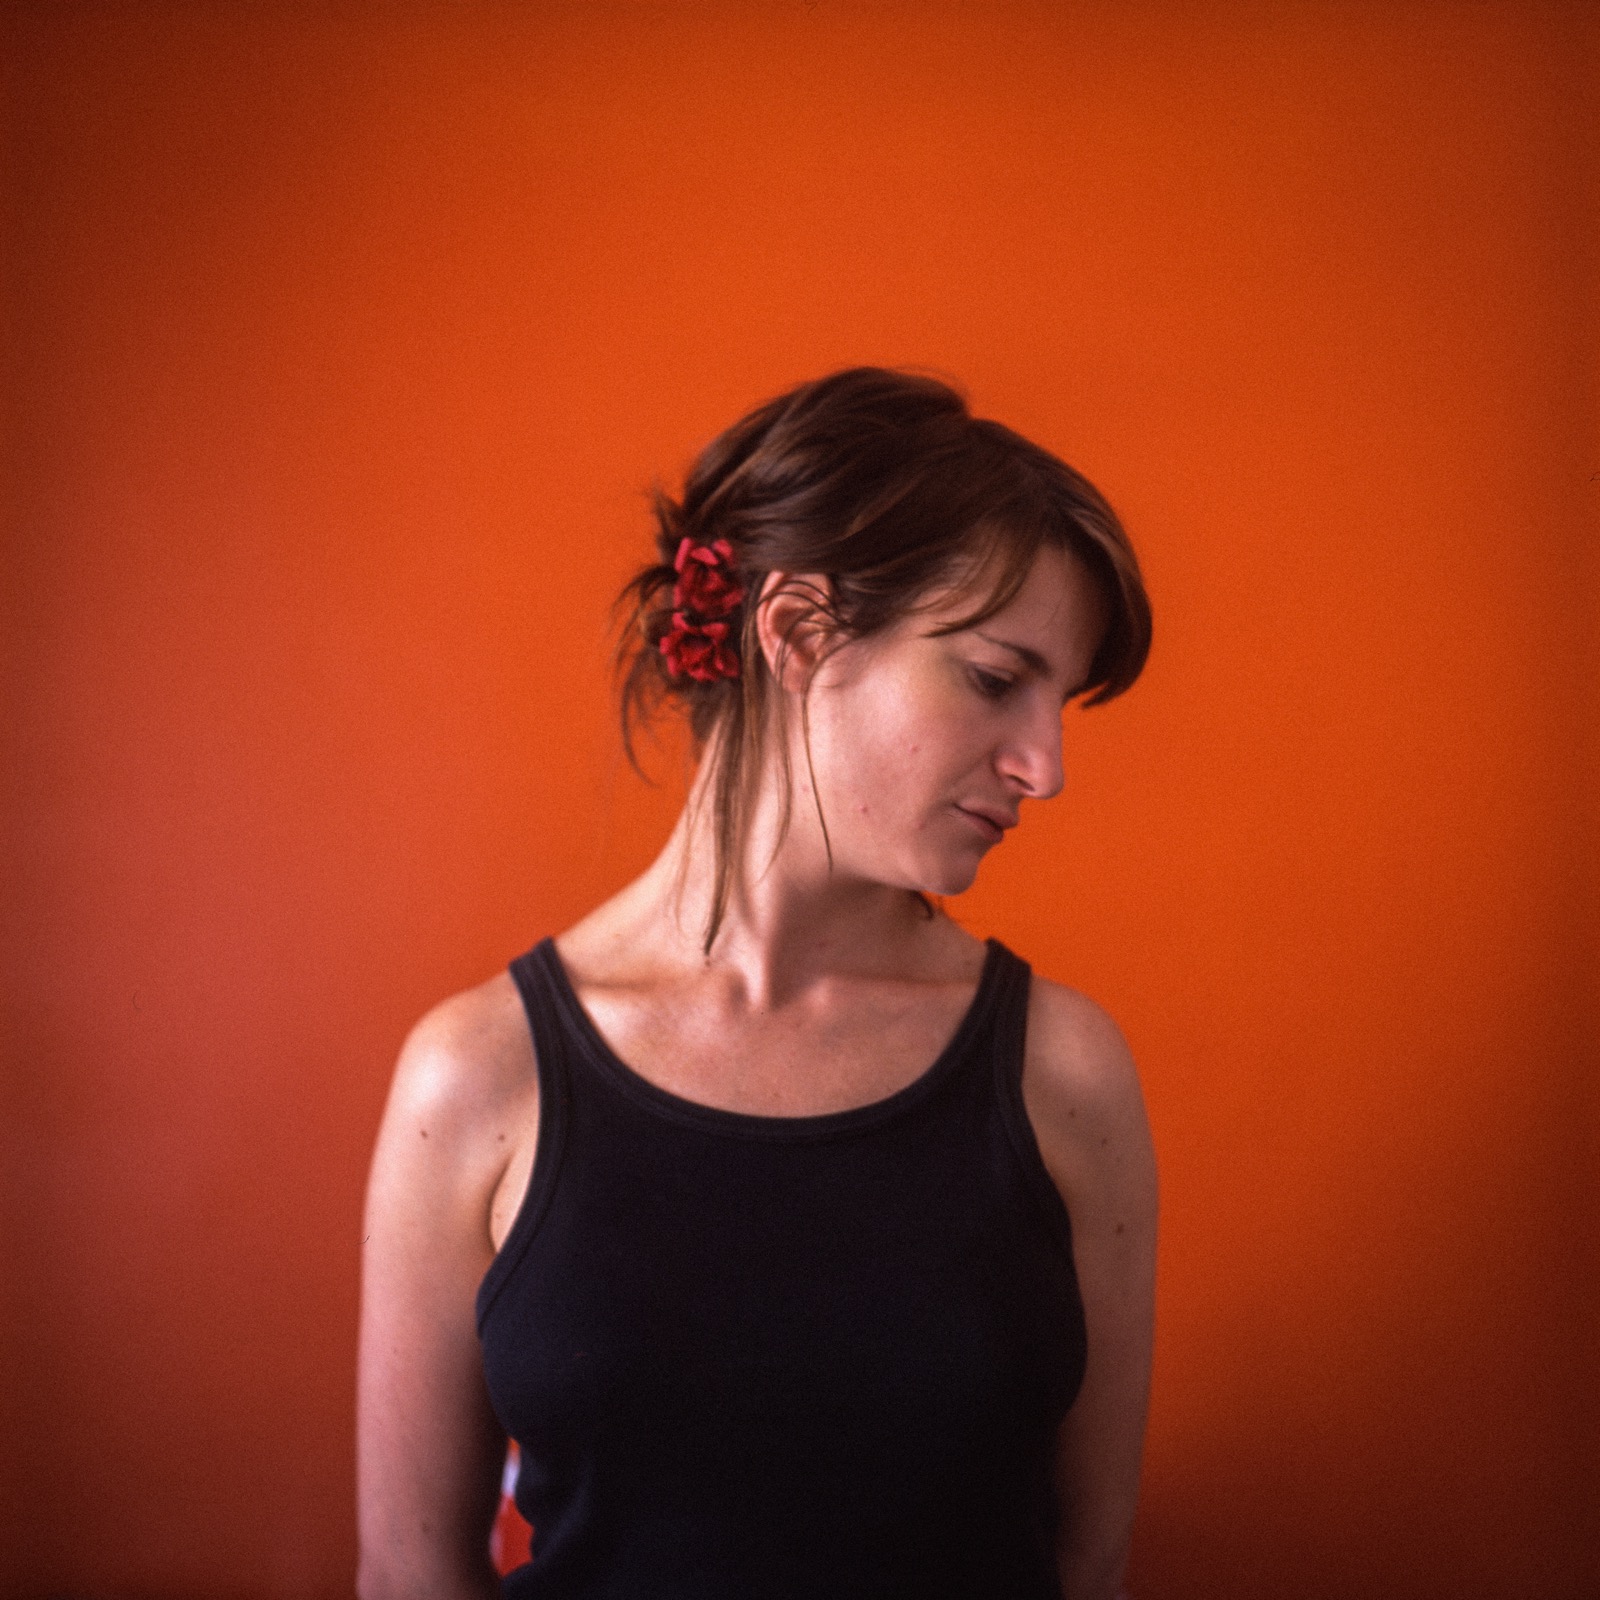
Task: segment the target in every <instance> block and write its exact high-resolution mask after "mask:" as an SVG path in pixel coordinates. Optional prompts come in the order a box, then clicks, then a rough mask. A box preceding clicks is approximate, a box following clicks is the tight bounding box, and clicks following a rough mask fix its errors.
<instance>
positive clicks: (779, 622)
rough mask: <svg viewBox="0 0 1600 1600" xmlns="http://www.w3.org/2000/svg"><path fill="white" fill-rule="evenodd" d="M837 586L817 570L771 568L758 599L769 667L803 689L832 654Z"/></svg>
mask: <svg viewBox="0 0 1600 1600" xmlns="http://www.w3.org/2000/svg"><path fill="white" fill-rule="evenodd" d="M831 600H832V589H831V586H830V584H829V582H828V579H827V576H826V575H825V574H823V573H817V572H804V573H794V572H769V573H768V574H767V577H766V581H765V582H764V583H763V584H762V585H761V594H760V596H759V598H758V599H757V601H756V637H757V639H758V640H759V641H760V645H761V653H762V655H763V656H764V657H765V658H766V663H767V671H768V672H770V673H771V674H772V677H773V679H774V681H775V682H777V683H779V684H780V685H781V686H782V687H783V688H785V689H790V690H793V691H794V692H795V693H800V692H802V691H803V690H804V688H805V686H806V684H807V683H808V682H809V681H810V678H811V675H812V674H813V673H814V672H815V671H816V670H817V667H818V666H819V665H820V664H821V662H822V659H823V657H824V656H825V655H826V654H827V642H828V639H829V637H830V635H831V633H832V631H833V630H832V627H831V625H830V618H829V611H830V609H831Z"/></svg>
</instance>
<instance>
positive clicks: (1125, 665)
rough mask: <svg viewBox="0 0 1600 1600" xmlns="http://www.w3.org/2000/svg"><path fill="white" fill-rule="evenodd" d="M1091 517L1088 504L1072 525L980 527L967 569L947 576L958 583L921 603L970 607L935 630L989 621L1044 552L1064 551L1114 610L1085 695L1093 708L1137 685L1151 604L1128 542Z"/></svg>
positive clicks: (1038, 522) (1027, 521)
mask: <svg viewBox="0 0 1600 1600" xmlns="http://www.w3.org/2000/svg"><path fill="white" fill-rule="evenodd" d="M1085 520H1086V519H1085V518H1084V516H1083V513H1082V510H1081V508H1080V509H1079V512H1078V515H1077V516H1076V517H1074V518H1073V519H1072V521H1071V522H1070V523H1069V524H1067V526H1066V527H1065V528H1063V526H1062V525H1061V524H1060V523H1059V522H1057V521H1056V520H1055V519H1051V518H1045V517H1026V516H1024V517H1020V518H1017V519H1016V520H1014V521H1013V520H1007V521H1005V522H990V523H987V524H985V525H984V526H982V527H980V528H977V529H974V530H973V533H972V535H971V540H970V543H969V545H968V549H967V551H966V552H965V555H964V558H963V559H962V561H961V563H960V570H958V571H957V572H955V573H952V574H947V576H948V577H949V578H950V580H951V581H950V582H949V583H948V584H947V585H944V586H941V587H940V589H939V590H938V591H937V594H936V595H935V596H930V597H929V598H927V599H925V600H924V601H923V603H922V605H921V606H920V607H919V609H922V610H931V609H933V607H934V606H935V605H940V606H942V605H944V604H946V603H949V602H952V601H954V602H966V603H967V605H968V609H967V610H965V611H963V612H962V614H961V615H960V616H959V617H957V618H956V619H955V620H954V621H953V622H946V623H943V624H941V625H940V626H939V627H937V628H935V629H933V636H934V637H941V636H943V635H946V634H951V633H961V632H964V631H965V630H966V629H968V628H976V627H979V626H980V625H981V624H983V623H985V622H987V621H988V620H989V619H990V618H991V617H993V616H995V615H996V614H997V613H999V612H1001V611H1003V610H1004V609H1005V608H1006V607H1007V606H1008V605H1010V604H1011V602H1012V601H1013V600H1014V599H1015V598H1016V597H1017V594H1018V593H1019V591H1020V590H1021V588H1022V586H1023V584H1025V583H1026V582H1027V581H1028V574H1029V573H1030V572H1032V570H1033V564H1034V562H1035V561H1037V560H1038V558H1039V553H1040V551H1042V550H1045V549H1056V550H1064V551H1066V552H1067V553H1069V554H1071V555H1073V556H1076V557H1077V558H1078V559H1079V560H1080V561H1082V562H1083V564H1084V566H1085V567H1086V568H1087V569H1088V572H1089V575H1090V577H1091V578H1092V579H1093V581H1094V584H1095V587H1096V588H1097V589H1098V590H1099V592H1100V597H1101V599H1102V601H1103V602H1104V604H1105V608H1106V625H1105V632H1104V633H1103V634H1102V636H1101V639H1100V643H1099V645H1098V646H1097V647H1096V649H1095V652H1094V656H1093V657H1092V659H1091V660H1090V663H1089V674H1088V677H1087V679H1086V680H1085V682H1084V683H1083V685H1082V687H1081V688H1080V689H1079V690H1078V695H1079V696H1081V697H1082V703H1083V704H1084V705H1085V706H1098V705H1103V704H1105V702H1106V701H1107V700H1114V699H1115V698H1116V697H1117V696H1118V695H1119V694H1122V693H1123V692H1124V691H1126V690H1127V689H1129V688H1131V687H1132V686H1133V684H1134V682H1135V681H1136V680H1137V678H1138V676H1139V674H1140V672H1141V671H1143V670H1144V664H1145V661H1146V659H1147V658H1148V657H1149V654H1150V631H1151V626H1150V602H1149V599H1148V598H1147V597H1146V595H1145V589H1144V583H1143V581H1142V579H1141V578H1140V575H1139V569H1138V567H1137V565H1136V564H1135V563H1134V561H1133V552H1132V550H1131V549H1130V548H1129V547H1128V545H1127V543H1126V540H1125V539H1118V538H1116V537H1114V536H1109V535H1107V536H1100V537H1097V534H1098V532H1099V530H1097V529H1095V528H1093V527H1085V526H1084V522H1085ZM1113 526H1115V524H1114V523H1113Z"/></svg>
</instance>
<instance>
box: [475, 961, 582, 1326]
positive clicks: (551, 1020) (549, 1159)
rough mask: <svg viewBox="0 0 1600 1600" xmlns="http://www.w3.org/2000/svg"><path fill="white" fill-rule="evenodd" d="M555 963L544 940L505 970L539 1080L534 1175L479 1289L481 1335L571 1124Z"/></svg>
mask: <svg viewBox="0 0 1600 1600" xmlns="http://www.w3.org/2000/svg"><path fill="white" fill-rule="evenodd" d="M556 959H557V958H556V954H555V942H554V940H552V939H549V938H545V939H541V940H540V941H539V943H538V944H536V945H535V946H534V947H533V948H532V949H531V950H528V951H526V952H524V953H523V954H522V955H520V956H518V957H517V958H516V960H514V961H513V962H512V963H511V965H510V969H509V970H510V972H511V978H512V981H513V982H514V983H515V984H516V986H517V993H518V994H519V995H520V996H521V997H522V1009H523V1011H524V1012H526V1014H527V1018H528V1033H529V1035H530V1037H531V1038H532V1040H533V1054H534V1065H535V1068H536V1070H537V1073H538V1079H539V1132H538V1136H537V1137H536V1139H535V1140H534V1151H533V1171H532V1173H531V1174H530V1176H529V1179H528V1190H527V1193H526V1194H525V1195H524V1196H523V1199H522V1204H521V1206H520V1208H519V1209H518V1211H517V1215H516V1219H515V1221H514V1222H513V1223H512V1225H511V1232H510V1233H509V1234H507V1235H506V1238H505V1240H504V1242H503V1243H502V1244H501V1246H500V1249H499V1250H498V1251H497V1252H496V1254H495V1258H494V1260H493V1261H492V1262H491V1263H490V1264H489V1270H488V1272H487V1273H485V1274H484V1278H483V1281H482V1283H480V1284H479V1285H478V1295H477V1321H478V1326H479V1328H480V1329H481V1328H482V1326H483V1319H484V1318H485V1317H486V1316H487V1315H488V1314H489V1308H490V1307H491V1306H492V1305H493V1304H494V1302H495V1299H496V1297H497V1296H498V1295H499V1293H500V1290H501V1288H502V1287H503V1286H504V1284H505V1282H506V1280H507V1279H508V1278H509V1277H510V1276H511V1275H512V1273H513V1272H514V1271H515V1270H516V1267H517V1263H518V1262H519V1261H520V1260H521V1259H522V1256H523V1255H524V1253H525V1252H526V1251H527V1248H528V1244H529V1241H530V1240H531V1239H532V1238H533V1236H534V1234H535V1233H536V1232H537V1231H538V1228H539V1223H540V1221H541V1219H542V1218H543V1216H544V1213H545V1208H546V1207H547V1206H548V1205H549V1203H550V1197H551V1196H552V1195H553V1194H554V1193H555V1189H556V1179H557V1177H558V1176H559V1174H560V1169H561V1159H562V1156H563V1154H564V1152H565V1150H566V1144H567V1129H568V1125H569V1124H570V1122H571V1118H572V1056H573V1049H572V1047H573V1040H572V1036H571V1032H570V1028H569V1025H568V1023H567V1021H566V1018H565V1016H564V1015H563V1012H562V1009H561V1004H560V987H559V984H560V979H559V975H558V973H557V972H556V971H555V970H554V968H553V963H554V961H555V960H556Z"/></svg>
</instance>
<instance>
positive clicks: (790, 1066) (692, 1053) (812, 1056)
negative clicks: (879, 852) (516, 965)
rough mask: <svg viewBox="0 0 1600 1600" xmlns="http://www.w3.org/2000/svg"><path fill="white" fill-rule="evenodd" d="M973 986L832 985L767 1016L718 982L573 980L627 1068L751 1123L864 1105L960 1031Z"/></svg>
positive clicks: (913, 1073) (593, 1021)
mask: <svg viewBox="0 0 1600 1600" xmlns="http://www.w3.org/2000/svg"><path fill="white" fill-rule="evenodd" d="M974 983H975V980H971V979H968V980H963V981H961V982H930V983H889V982H865V981H859V980H830V981H829V982H828V983H827V984H826V985H822V986H819V987H818V988H817V989H816V990H815V991H814V992H811V993H808V994H806V995H803V996H798V997H796V998H795V999H794V1000H793V1001H790V1002H787V1003H785V1004H782V1005H779V1006H776V1007H773V1008H771V1009H752V1008H747V1007H741V1006H738V1005H736V1004H733V1003H730V1000H729V998H728V995H727V993H726V990H725V989H719V987H718V986H717V985H715V984H714V983H706V984H704V985H700V984H688V985H675V986H671V987H666V986H655V987H647V986H642V985H620V984H602V983H584V982H578V981H572V982H570V987H571V990H572V993H573V996H574V998H575V999H576V1000H577V1002H578V1005H579V1007H580V1008H581V1011H582V1014H583V1020H584V1022H585V1024H586V1025H587V1027H588V1028H590V1029H592V1031H593V1033H594V1034H595V1035H596V1036H597V1039H598V1042H599V1044H600V1045H601V1046H602V1047H603V1048H604V1049H606V1050H607V1051H609V1053H610V1054H611V1055H613V1056H615V1057H616V1059H617V1060H618V1061H620V1062H621V1063H622V1065H623V1066H624V1067H626V1068H627V1069H628V1070H629V1071H631V1072H632V1073H634V1074H635V1075H637V1076H638V1077H641V1078H643V1079H645V1080H646V1081H647V1082H649V1083H651V1084H653V1085H655V1086H656V1087H657V1088H659V1089H663V1090H665V1091H667V1092H668V1093H669V1094H673V1095H677V1096H678V1097H679V1098H681V1099H685V1100H690V1101H694V1102H697V1103H699V1104H702V1105H708V1106H713V1107H716V1108H718V1109H721V1110H726V1111H737V1112H742V1113H745V1114H747V1115H752V1116H772V1117H805V1116H819V1115H825V1114H827V1113H830V1112H836V1111H846V1110H851V1109H853V1108H855V1107H857V1106H863V1105H869V1104H871V1103H873V1102H874V1101H877V1100H882V1099H886V1098H887V1097H888V1096H890V1095H892V1094H894V1093H896V1092H897V1091H899V1090H900V1089H903V1088H905V1087H906V1086H907V1085H908V1084H910V1083H912V1082H914V1081H915V1080H916V1079H917V1078H919V1077H920V1076H921V1075H922V1074H923V1073H924V1072H926V1071H927V1070H928V1068H929V1067H930V1066H932V1064H933V1063H934V1061H935V1060H936V1059H937V1058H938V1057H939V1055H940V1054H941V1052H942V1051H943V1050H944V1048H945V1047H946V1046H947V1045H948V1044H949V1042H950V1041H951V1039H952V1037H953V1036H954V1035H955V1033H956V1032H957V1030H958V1029H959V1028H960V1025H961V1022H962V1018H963V1017H964V1016H965V1014H966V1012H967V1011H968V1009H969V1007H970V1006H971V1003H972V1000H973V990H974Z"/></svg>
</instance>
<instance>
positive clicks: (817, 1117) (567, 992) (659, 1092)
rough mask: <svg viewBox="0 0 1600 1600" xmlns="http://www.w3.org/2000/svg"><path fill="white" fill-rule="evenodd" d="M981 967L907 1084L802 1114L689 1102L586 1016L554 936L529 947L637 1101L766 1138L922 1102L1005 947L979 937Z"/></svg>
mask: <svg viewBox="0 0 1600 1600" xmlns="http://www.w3.org/2000/svg"><path fill="white" fill-rule="evenodd" d="M984 946H985V950H984V958H983V966H982V968H981V969H980V971H979V973H978V983H977V987H976V988H975V989H974V990H973V992H972V998H971V1000H969V1001H968V1002H967V1007H966V1010H965V1011H963V1012H962V1014H961V1020H960V1021H959V1022H957V1023H956V1026H955V1029H954V1031H953V1032H952V1033H951V1035H950V1037H949V1038H948V1039H947V1040H946V1041H945V1044H944V1047H943V1048H942V1049H941V1050H940V1051H939V1053H938V1054H937V1055H936V1056H935V1057H934V1058H933V1061H932V1062H931V1063H930V1064H929V1065H928V1066H927V1067H926V1068H924V1070H923V1071H922V1072H920V1073H918V1075H917V1076H916V1077H915V1078H913V1079H912V1080H911V1081H910V1082H909V1083H907V1084H904V1085H902V1086H901V1087H900V1088H898V1089H896V1090H895V1091H894V1092H893V1093H892V1094H888V1095H885V1096H884V1097H883V1098H882V1099H879V1100H870V1101H868V1102H867V1103H866V1104H865V1105H860V1106H846V1107H845V1108H844V1109H843V1110H840V1111H821V1112H816V1113H812V1114H808V1115H805V1116H792V1117H791V1116H765V1115H763V1114H761V1113H759V1112H753V1111H734V1110H731V1109H730V1108H728V1107H726V1106H714V1105H709V1104H707V1103H706V1102H705V1101H702V1100H690V1099H688V1098H687V1097H686V1096H684V1095H680V1094H674V1093H673V1092H672V1090H670V1089H663V1088H662V1087H661V1085H660V1084H658V1083H653V1082H652V1081H651V1080H650V1079H649V1078H646V1077H645V1076H644V1075H643V1074H642V1073H640V1072H639V1071H637V1070H636V1069H635V1068H633V1067H630V1066H629V1065H628V1063H627V1062H626V1061H624V1060H623V1059H622V1057H621V1056H619V1055H618V1054H617V1053H616V1051H615V1050H613V1049H612V1048H611V1046H610V1044H609V1043H607V1041H606V1037H605V1035H604V1034H603V1033H601V1032H600V1029H599V1028H598V1027H597V1026H596V1024H595V1021H594V1019H593V1017H591V1016H590V1015H589V1012H588V1010H587V1008H586V1007H585V1006H584V1004H583V1002H582V1000H580V999H579V998H578V992H577V990H576V989H575V988H574V987H573V984H572V979H571V978H570V977H569V976H568V973H567V968H566V963H565V962H564V961H563V960H562V959H561V952H560V951H559V950H558V949H557V948H556V942H555V938H554V936H553V935H548V936H546V937H545V938H543V939H541V940H540V941H539V943H538V944H537V945H535V946H534V949H533V951H532V952H531V953H532V954H533V955H534V956H535V957H538V958H540V959H541V960H542V961H543V964H544V967H545V970H546V971H547V973H548V974H549V975H550V978H551V988H552V989H553V991H554V995H555V999H556V1001H557V1003H558V1005H559V1006H560V1008H561V1010H562V1011H563V1012H565V1013H566V1016H567V1019H568V1021H569V1022H570V1023H571V1025H572V1027H573V1029H574V1030H575V1032H576V1034H577V1037H578V1041H579V1043H580V1044H581V1046H582V1048H583V1051H584V1054H585V1055H586V1056H587V1058H588V1059H589V1061H590V1062H591V1063H592V1064H593V1065H594V1066H595V1067H596V1068H597V1069H598V1070H599V1071H600V1073H601V1074H602V1076H604V1077H605V1079H606V1080H607V1081H608V1082H609V1083H611V1084H612V1085H613V1086H614V1087H616V1088H617V1089H619V1090H620V1091H621V1092H622V1093H624V1094H625V1095H627V1096H628V1097H629V1098H630V1099H632V1100H634V1101H635V1102H636V1103H639V1104H642V1105H643V1106H645V1107H646V1108H648V1109H650V1110H652V1111H655V1112H657V1113H659V1114H660V1115H662V1116H666V1117H669V1118H671V1119H672V1120H673V1121H676V1122H684V1123H689V1124H692V1125H694V1126H697V1127H701V1128H705V1129H708V1130H710V1131H712V1132H719V1133H729V1134H740V1135H744V1136H747V1137H749V1136H754V1137H757V1138H765V1139H806V1138H816V1137H819V1136H821V1135H827V1134H836V1133H843V1132H848V1131H855V1130H858V1129H863V1128H868V1127H875V1126H877V1125H878V1124H879V1123H882V1122H885V1121H887V1120H889V1119H890V1118H893V1117H895V1116H897V1115H899V1114H900V1113H901V1112H903V1111H907V1110H910V1109H911V1108H912V1107H914V1106H916V1105H918V1104H920V1103H921V1102H922V1101H923V1100H925V1099H926V1098H927V1097H928V1096H929V1095H930V1094H932V1093H933V1092H934V1091H935V1090H936V1089H937V1088H938V1087H939V1085H940V1084H941V1083H942V1082H943V1081H944V1080H945V1079H946V1078H948V1077H949V1076H950V1074H951V1073H952V1072H953V1071H954V1070H955V1068H956V1066H957V1065H958V1064H959V1062H960V1060H961V1057H962V1056H963V1054H964V1053H965V1051H966V1047H967V1044H968V1042H969V1041H970V1039H971V1037H972V1035H973V1034H974V1033H975V1032H976V1031H977V1029H978V1027H979V1025H980V1024H981V1022H982V1021H983V1018H984V1016H985V1014H986V1013H987V1011H988V1010H989V1007H990V1005H991V1004H992V1001H993V995H994V991H995V989H996V987H997V985H998V981H999V974H1000V964H1001V959H1002V957H1003V955H1004V954H1005V947H1004V946H1003V945H1002V944H1001V943H1000V941H999V940H998V939H995V938H988V939H985V940H984Z"/></svg>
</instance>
